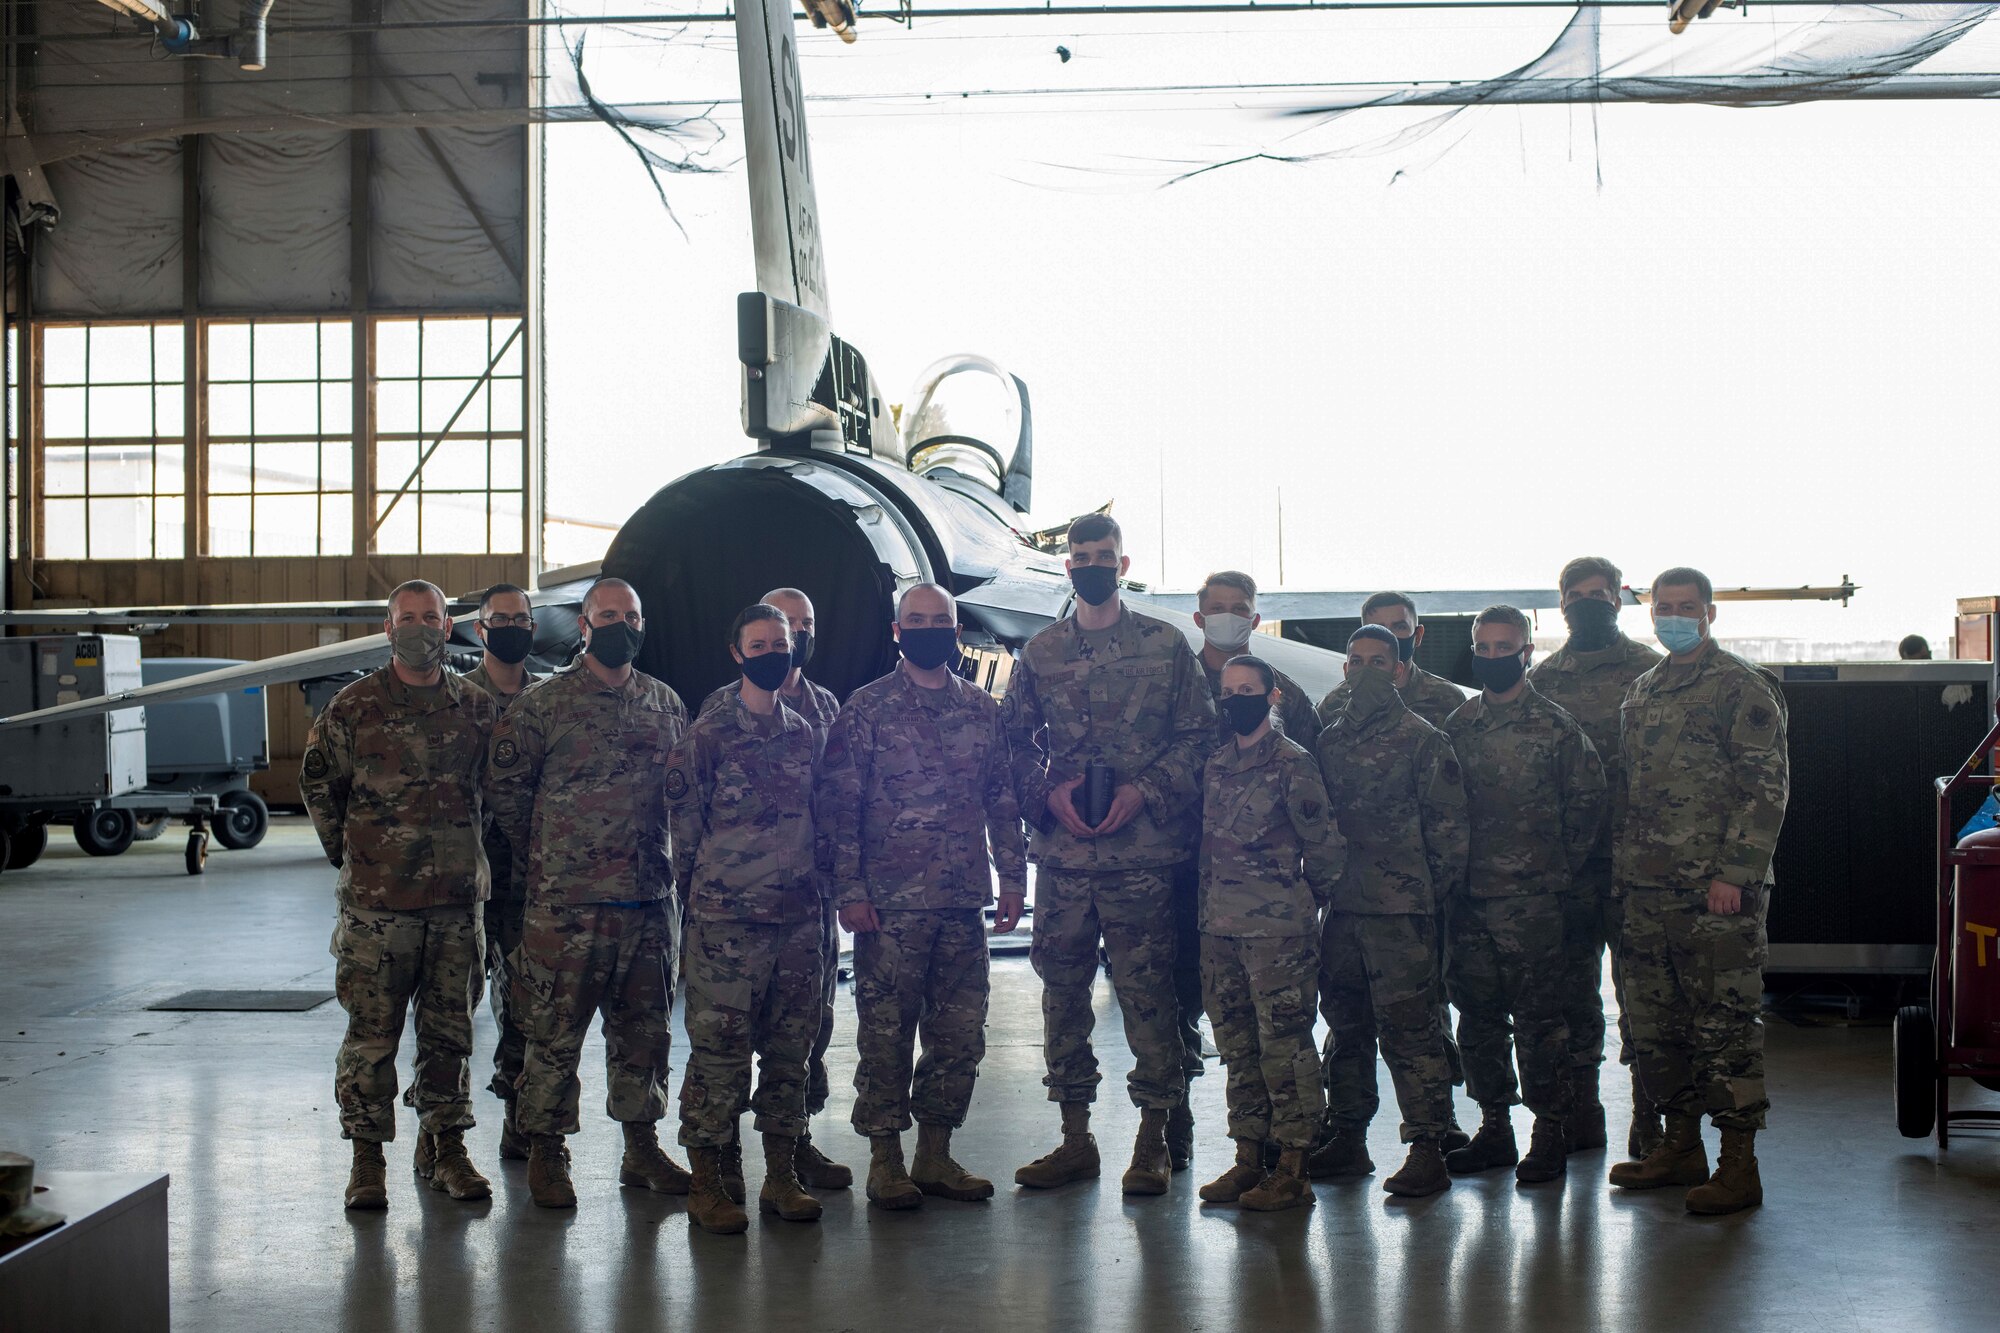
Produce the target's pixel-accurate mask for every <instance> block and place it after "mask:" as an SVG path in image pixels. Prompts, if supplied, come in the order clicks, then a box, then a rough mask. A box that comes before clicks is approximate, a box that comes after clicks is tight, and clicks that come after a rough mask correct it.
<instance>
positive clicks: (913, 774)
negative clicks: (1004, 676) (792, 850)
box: [818, 666, 1028, 910]
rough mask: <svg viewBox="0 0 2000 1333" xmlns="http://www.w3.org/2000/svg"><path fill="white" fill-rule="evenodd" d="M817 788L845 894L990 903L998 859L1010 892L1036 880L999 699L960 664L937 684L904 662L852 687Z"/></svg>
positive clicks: (887, 903) (900, 905) (882, 903)
mask: <svg viewBox="0 0 2000 1333" xmlns="http://www.w3.org/2000/svg"><path fill="white" fill-rule="evenodd" d="M818 793H819V795H818V804H819V821H820V828H819V833H820V839H821V841H822V842H823V843H824V844H825V845H826V846H827V848H828V851H829V860H830V862H831V864H832V867H833V882H834V901H835V903H836V904H837V905H838V906H841V907H846V906H847V905H848V904H850V903H862V902H872V903H874V904H875V906H876V907H877V908H880V909H885V910H890V909H920V908H933V909H935V908H963V907H984V906H986V904H988V903H989V902H991V901H993V871H994V870H995V869H998V870H999V872H1000V888H1001V891H1002V892H1006V893H1026V892H1027V888H1028V845H1027V840H1026V838H1025V837H1024V835H1023V834H1022V832H1021V807H1020V805H1019V804H1018V803H1016V801H1015V799H1014V770H1013V766H1012V764H1011V763H1010V762H1009V761H1008V755H1007V732H1006V730H1005V729H1004V728H1003V727H1002V726H1001V725H1000V705H999V704H998V703H996V702H994V699H993V696H992V695H990V694H988V693H986V691H984V690H982V689H980V688H978V687H977V686H975V685H971V684H968V683H967V682H965V681H963V680H961V679H959V678H958V677H957V676H952V675H948V676H947V677H946V678H945V685H944V688H943V689H941V690H927V689H925V688H923V687H922V686H921V685H918V684H917V683H916V682H915V681H913V680H911V679H910V677H909V673H908V672H906V671H904V670H903V668H902V667H900V666H899V667H897V668H896V669H895V670H894V671H891V672H890V673H889V674H888V675H886V676H884V677H882V678H881V679H880V680H877V681H874V682H872V683H870V684H867V685H863V686H862V687H861V688H860V689H858V690H856V691H855V692H854V693H853V694H851V695H849V696H848V699H847V706H846V707H845V708H842V709H841V710H840V717H839V718H838V719H837V720H836V721H835V722H834V724H833V731H832V732H831V733H830V734H829V735H828V737H827V742H826V756H825V759H824V761H823V763H822V764H821V768H820V778H819V788H818ZM989 848H990V851H991V856H992V860H991V862H989V861H988V860H987V857H988V852H989Z"/></svg>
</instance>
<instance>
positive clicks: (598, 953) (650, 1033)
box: [487, 662, 687, 1135]
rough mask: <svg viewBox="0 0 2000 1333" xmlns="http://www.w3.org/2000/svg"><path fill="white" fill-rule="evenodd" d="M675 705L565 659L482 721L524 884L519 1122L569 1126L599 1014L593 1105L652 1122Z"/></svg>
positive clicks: (660, 1084) (668, 892)
mask: <svg viewBox="0 0 2000 1333" xmlns="http://www.w3.org/2000/svg"><path fill="white" fill-rule="evenodd" d="M686 727H687V710H686V709H685V708H684V707H682V705H681V701H680V697H679V696H678V695H676V694H675V693H674V692H673V691H672V690H671V689H669V688H668V687H667V686H666V685H664V684H662V683H661V682H660V681H657V680H655V679H653V678H652V677H651V676H648V675H646V674H645V673H644V672H641V671H634V672H633V673H632V675H631V676H630V678H628V679H627V680H626V681H625V682H624V683H623V684H621V685H606V684H604V683H603V682H602V681H600V680H598V678H597V676H596V675H595V674H594V673H592V671H591V670H590V668H589V666H588V665H587V664H585V663H583V662H578V663H577V664H576V665H575V666H572V667H570V668H568V669H567V670H564V671H558V672H557V673H556V674H555V675H553V676H550V677H549V678H548V679H546V680H540V681H536V682H535V683H534V684H533V685H531V686H529V687H528V689H527V690H525V691H523V692H522V694H521V697H520V698H518V699H516V700H515V701H514V703H513V704H512V706H510V707H509V708H508V709H507V712H506V713H505V715H503V716H502V717H501V719H500V725H499V726H498V727H497V728H495V729H494V733H493V746H492V750H491V756H492V757H491V761H490V766H489V776H488V779H487V796H488V799H489V800H490V801H491V803H492V805H493V822H494V825H495V827H496V828H497V829H498V830H499V831H500V833H501V834H502V835H503V836H504V837H505V838H506V839H507V842H508V845H509V847H510V848H511V849H512V851H513V855H514V858H515V862H516V864H517V865H519V866H520V867H521V868H522V869H521V874H522V876H523V879H524V882H525V885H526V890H527V912H526V915H525V916H524V918H523V922H522V931H521V944H520V947H519V948H518V949H517V950H516V951H515V952H514V953H513V955H512V956H511V957H510V959H509V963H508V970H509V972H510V973H511V974H512V978H513V983H514V993H513V996H512V1000H511V1003H512V1005H513V1006H514V1007H515V1008H516V1009H517V1010H518V1011H519V1012H520V1013H521V1014H522V1015H523V1016H524V1022H525V1027H526V1030H527V1038H528V1043H527V1051H526V1053H525V1056H524V1058H523V1064H522V1071H521V1076H520V1080H519V1083H518V1085H517V1087H518V1092H517V1094H516V1101H515V1120H516V1123H517V1124H518V1125H519V1126H520V1129H521V1132H522V1133H524V1134H528V1135H536V1134H574V1133H576V1132H577V1130H578V1128H579V1123H578V1117H577V1100H578V1096H579V1093H580V1090H581V1085H580V1084H579V1082H578V1079H577V1073H576V1070H577V1064H578V1062H579V1061H580V1060H581V1059H582V1055H583V1039H584V1036H585V1034H586V1033H588V1032H589V1030H590V1019H591V1015H592V1014H594V1013H595V1014H601V1015H603V1018H604V1064H605V1081H606V1084H607V1095H606V1098H605V1111H606V1113H607V1114H608V1115H610V1117H611V1118H612V1119H613V1120H619V1121H627V1122H643V1123H647V1124H651V1123H653V1122H655V1121H658V1120H660V1119H661V1118H662V1117H664V1116H665V1115H666V1113H667V1089H666V1083H667V1050H668V1044H669V1042H670V1041H671V1039H672V1028H671V1026H670V1022H669V1012H670V1010H671V1008H672V1004H673V994H674V963H675V958H676V954H677V950H676V948H675V935H676V933H677V931H678V928H679V920H678V913H677V912H676V910H675V907H674V882H673V878H672V872H671V869H670V867H669V866H668V863H667V829H666V804H665V795H664V793H665V774H666V768H667V765H666V760H667V753H668V751H669V750H671V749H672V748H673V745H674V743H675V742H676V741H677V740H679V739H680V736H681V733H682V731H683V730H685V729H686Z"/></svg>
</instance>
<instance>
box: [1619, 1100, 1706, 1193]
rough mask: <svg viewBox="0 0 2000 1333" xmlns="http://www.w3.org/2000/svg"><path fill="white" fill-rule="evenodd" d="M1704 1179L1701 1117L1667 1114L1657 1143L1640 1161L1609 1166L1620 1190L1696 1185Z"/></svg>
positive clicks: (1704, 1165)
mask: <svg viewBox="0 0 2000 1333" xmlns="http://www.w3.org/2000/svg"><path fill="white" fill-rule="evenodd" d="M1707 1179H1708V1150H1707V1149H1705V1148H1703V1147H1702V1146H1701V1117H1699V1116H1692V1115H1670V1116H1668V1117H1667V1128H1666V1134H1665V1136H1664V1137H1663V1138H1661V1140H1660V1143H1659V1146H1658V1147H1656V1148H1654V1149H1653V1151H1651V1152H1649V1153H1647V1154H1646V1159H1645V1160H1644V1161H1642V1162H1620V1163H1618V1165H1616V1166H1614V1167H1612V1168H1611V1183H1612V1184H1614V1185H1616V1186H1617V1187H1618V1188H1619V1189H1622V1190H1656V1189H1659V1188H1660V1187H1661V1186H1663V1185H1699V1184H1701V1183H1702V1182H1704V1181H1706V1180H1707Z"/></svg>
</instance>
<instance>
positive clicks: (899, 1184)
mask: <svg viewBox="0 0 2000 1333" xmlns="http://www.w3.org/2000/svg"><path fill="white" fill-rule="evenodd" d="M923 1201H924V1194H923V1191H922V1190H921V1189H919V1188H918V1187H917V1183H916V1182H915V1181H914V1180H911V1179H910V1175H909V1172H907V1171H905V1170H903V1136H902V1135H901V1134H870V1135H869V1136H868V1202H870V1203H872V1204H874V1205H875V1206H876V1207H877V1208H892V1209H903V1208H916V1207H918V1206H920V1205H921V1204H922V1203H923Z"/></svg>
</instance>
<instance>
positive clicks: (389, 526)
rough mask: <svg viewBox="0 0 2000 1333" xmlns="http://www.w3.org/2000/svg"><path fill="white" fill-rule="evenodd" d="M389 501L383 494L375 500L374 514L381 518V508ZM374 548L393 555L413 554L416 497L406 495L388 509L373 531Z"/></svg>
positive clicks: (415, 529) (414, 551) (415, 530)
mask: <svg viewBox="0 0 2000 1333" xmlns="http://www.w3.org/2000/svg"><path fill="white" fill-rule="evenodd" d="M388 503H389V497H388V496H386V495H384V496H382V497H381V498H380V499H379V500H377V501H376V502H375V514H376V517H377V518H378V519H381V515H382V513H383V510H384V509H385V508H386V507H387V505H388ZM375 549H376V550H378V551H383V552H387V553H390V554H394V555H413V554H416V553H417V551H418V549H419V548H418V546H417V498H416V497H415V496H414V495H406V496H404V497H403V498H402V500H401V501H400V502H398V504H397V505H396V507H395V508H394V509H393V510H390V511H389V516H388V517H387V518H386V519H381V527H379V528H377V529H376V532H375Z"/></svg>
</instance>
